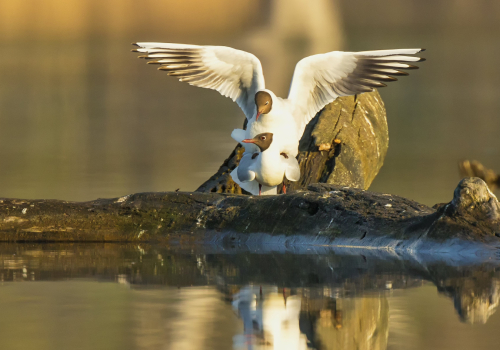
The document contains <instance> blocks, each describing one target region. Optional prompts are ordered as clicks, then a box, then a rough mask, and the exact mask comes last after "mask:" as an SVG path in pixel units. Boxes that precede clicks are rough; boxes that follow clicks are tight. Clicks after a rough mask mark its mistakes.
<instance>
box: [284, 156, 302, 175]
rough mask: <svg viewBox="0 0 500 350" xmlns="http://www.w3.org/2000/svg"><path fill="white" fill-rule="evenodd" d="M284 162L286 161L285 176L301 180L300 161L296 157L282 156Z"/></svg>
mask: <svg viewBox="0 0 500 350" xmlns="http://www.w3.org/2000/svg"><path fill="white" fill-rule="evenodd" d="M282 162H284V163H285V176H286V178H287V179H288V180H290V181H299V180H300V166H299V162H298V161H297V159H296V158H295V157H289V158H288V159H284V158H282Z"/></svg>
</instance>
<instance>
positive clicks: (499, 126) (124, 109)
mask: <svg viewBox="0 0 500 350" xmlns="http://www.w3.org/2000/svg"><path fill="white" fill-rule="evenodd" d="M499 33H500V2H494V1H489V0H446V1H435V0H384V1H373V0H309V1H303V0H238V1H232V0H211V1H202V0H183V1H173V0H162V1H158V0H143V1H140V2H139V1H133V0H107V1H98V0H65V1H59V0H45V1H43V2H40V1H38V0H2V1H1V2H0V43H1V47H2V50H1V53H0V82H1V84H0V197H18V198H58V199H66V200H90V199H95V198H98V197H115V196H121V195H124V194H128V193H133V192H143V191H171V190H175V189H176V188H180V189H181V190H183V191H192V190H195V189H196V188H197V187H198V186H199V185H200V184H201V183H203V182H204V181H205V180H206V179H208V178H209V177H210V176H211V175H212V174H213V173H214V172H215V171H216V170H217V169H218V167H219V165H220V164H221V163H222V161H223V160H224V159H225V158H226V157H227V156H228V155H229V153H230V152H231V151H232V149H233V147H234V146H235V143H234V141H233V140H232V139H231V138H230V133H231V131H232V130H233V129H234V128H236V127H241V125H242V123H243V120H244V116H243V113H242V112H241V111H240V110H239V108H238V107H237V105H236V104H234V103H233V102H232V101H231V100H229V99H226V98H223V97H221V96H220V95H219V94H218V93H217V92H215V91H212V90H206V89H200V88H196V87H191V86H189V85H187V84H182V83H179V82H178V81H177V80H176V79H174V78H171V77H168V76H167V75H166V74H165V73H163V72H158V71H157V70H156V69H154V67H151V66H147V65H146V64H145V62H144V61H142V60H138V59H137V55H136V54H133V53H131V52H130V49H132V48H133V47H132V46H131V45H130V43H132V42H135V41H160V42H180V43H192V44H202V45H203V44H209V45H225V46H231V47H235V48H238V49H242V50H247V51H250V52H252V53H254V54H255V55H257V56H258V57H259V58H260V59H261V61H262V64H263V69H264V74H265V77H266V85H267V87H268V88H270V89H271V90H273V91H274V92H276V93H277V94H278V95H280V96H282V97H286V95H287V90H288V86H289V84H290V80H291V77H292V73H293V69H294V66H295V64H296V62H297V61H298V60H299V59H301V58H302V57H304V56H308V55H311V54H316V53H322V52H327V51H332V50H352V51H358V50H374V49H393V48H410V47H425V48H426V49H427V52H425V53H424V54H423V55H422V56H423V57H425V58H427V60H428V61H427V62H424V63H422V64H421V65H420V66H421V69H420V70H418V71H412V72H411V75H410V76H409V77H403V78H402V79H400V81H398V82H396V83H393V84H391V85H390V86H389V87H387V88H385V89H382V90H381V91H380V92H381V94H382V97H383V98H384V101H385V104H386V108H387V114H388V121H389V133H390V146H389V152H388V155H387V158H386V161H385V165H384V167H383V168H382V170H381V172H380V174H379V175H378V177H377V178H376V180H375V182H374V184H373V185H372V187H371V189H372V190H374V191H379V192H389V193H393V194H398V195H402V196H405V197H409V198H411V199H414V200H417V201H419V202H422V203H425V204H428V205H433V204H435V203H437V202H445V201H449V200H450V199H451V198H452V193H453V189H454V188H455V186H456V185H457V183H458V181H459V179H460V177H459V175H458V169H457V162H458V161H459V160H462V159H465V158H470V159H478V160H480V161H481V162H483V164H484V165H485V166H487V167H490V168H493V169H496V170H497V171H500V161H499V160H500V137H499V136H500V135H499V131H500V116H499V110H500V79H499V78H500V65H499V64H498V57H499V56H500V40H499Z"/></svg>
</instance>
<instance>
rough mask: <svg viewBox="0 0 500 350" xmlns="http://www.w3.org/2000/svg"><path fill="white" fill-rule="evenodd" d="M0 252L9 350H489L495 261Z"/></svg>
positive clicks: (57, 249)
mask: <svg viewBox="0 0 500 350" xmlns="http://www.w3.org/2000/svg"><path fill="white" fill-rule="evenodd" d="M305 252H306V253H305V254H292V253H290V252H286V251H281V252H278V251H276V252H267V253H259V252H248V251H241V250H238V251H237V250H235V249H232V248H230V247H228V248H225V249H222V248H215V247H208V248H199V247H195V248H193V249H180V248H176V249H174V248H168V247H159V246H149V245H114V244H73V245H68V244H65V245H52V244H44V245H32V244H17V245H16V244H0V310H1V315H0V349H5V350H15V349H23V350H31V349H37V350H44V349H50V350H56V349H64V350H66V349H93V350H97V349H106V350H109V349H122V350H123V349H148V350H153V349H175V350H182V349H193V350H196V349H283V350H284V349H287V350H288V349H318V350H319V349H342V350H349V349H426V350H431V349H440V350H443V349H450V350H451V349H454V350H456V349H494V348H497V347H498V342H499V341H500V335H499V333H498V329H499V327H500V315H499V314H498V313H496V308H497V305H498V303H499V300H500V271H499V270H498V266H499V264H500V261H493V262H488V263H484V264H476V265H474V266H458V265H457V264H454V263H451V262H448V263H447V262H434V263H424V262H422V261H418V260H408V259H407V260H403V259H400V258H398V257H397V256H396V255H390V254H387V253H386V254H385V255H384V254H383V253H380V252H379V253H377V252H374V251H371V252H370V251H366V250H360V251H359V252H356V253H355V254H354V255H353V254H350V255H345V254H342V253H339V252H333V251H321V252H318V251H314V249H312V248H311V250H309V251H307V250H306V251H305Z"/></svg>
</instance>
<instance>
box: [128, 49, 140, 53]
mask: <svg viewBox="0 0 500 350" xmlns="http://www.w3.org/2000/svg"><path fill="white" fill-rule="evenodd" d="M130 52H139V50H137V49H132V50H130Z"/></svg>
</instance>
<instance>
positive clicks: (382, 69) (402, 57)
mask: <svg viewBox="0 0 500 350" xmlns="http://www.w3.org/2000/svg"><path fill="white" fill-rule="evenodd" d="M421 51H423V49H400V50H381V51H364V52H341V51H333V52H329V53H325V54H320V55H314V56H309V57H306V58H304V59H302V60H301V61H299V63H297V66H296V67H295V72H294V74H293V80H292V85H291V87H290V93H289V95H288V99H289V100H290V102H291V103H292V105H293V114H294V118H295V120H296V122H297V126H298V127H299V134H300V135H302V132H303V130H304V128H305V126H306V125H307V123H309V121H311V119H312V118H314V116H315V115H316V113H318V112H319V111H320V110H321V109H322V108H323V107H325V106H326V105H327V104H329V103H331V102H333V101H334V100H335V99H336V98H337V97H339V96H348V95H355V94H359V93H362V92H370V91H373V89H374V88H378V87H384V86H386V85H385V84H384V83H383V82H390V81H395V80H397V79H396V78H394V77H393V76H397V75H408V73H406V72H404V71H401V69H416V68H418V67H416V66H413V65H410V64H408V62H420V61H424V59H423V58H419V57H415V56H406V55H414V54H416V53H418V52H421Z"/></svg>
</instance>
